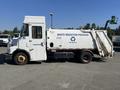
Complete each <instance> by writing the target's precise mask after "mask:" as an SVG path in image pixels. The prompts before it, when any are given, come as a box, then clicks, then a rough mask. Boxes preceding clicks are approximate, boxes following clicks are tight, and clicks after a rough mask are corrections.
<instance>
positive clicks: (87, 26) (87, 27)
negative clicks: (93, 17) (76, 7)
mask: <svg viewBox="0 0 120 90" xmlns="http://www.w3.org/2000/svg"><path fill="white" fill-rule="evenodd" d="M83 29H91V28H90V23H87V24H86V25H85V26H84V28H83Z"/></svg>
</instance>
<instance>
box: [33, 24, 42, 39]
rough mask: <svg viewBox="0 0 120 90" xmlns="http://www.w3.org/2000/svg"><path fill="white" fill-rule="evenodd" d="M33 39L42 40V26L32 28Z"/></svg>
mask: <svg viewBox="0 0 120 90" xmlns="http://www.w3.org/2000/svg"><path fill="white" fill-rule="evenodd" d="M32 38H33V39H41V38H42V27H41V26H32Z"/></svg>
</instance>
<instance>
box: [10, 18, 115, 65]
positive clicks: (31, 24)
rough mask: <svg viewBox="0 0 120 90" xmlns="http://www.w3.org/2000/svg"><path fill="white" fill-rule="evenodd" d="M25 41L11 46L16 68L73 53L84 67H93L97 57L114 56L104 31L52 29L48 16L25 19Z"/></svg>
mask: <svg viewBox="0 0 120 90" xmlns="http://www.w3.org/2000/svg"><path fill="white" fill-rule="evenodd" d="M23 23H24V25H23V30H22V33H21V37H20V38H19V39H18V40H17V41H16V43H11V44H10V45H9V48H8V54H9V55H11V56H12V60H13V61H14V62H15V64H18V65H23V64H26V63H28V61H43V60H47V59H48V58H49V57H57V56H58V54H61V53H62V54H61V56H60V57H63V56H65V55H67V53H68V54H69V53H73V56H74V58H77V59H78V60H80V61H81V62H83V63H89V62H90V61H91V60H92V57H93V56H94V54H97V55H99V56H101V57H109V56H112V55H113V45H112V42H111V41H110V39H109V38H108V36H107V34H106V31H104V30H101V31H100V30H99V31H97V30H69V29H51V28H50V29H48V30H46V23H45V17H44V16H25V19H24V22H23Z"/></svg>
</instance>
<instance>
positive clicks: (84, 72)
mask: <svg viewBox="0 0 120 90" xmlns="http://www.w3.org/2000/svg"><path fill="white" fill-rule="evenodd" d="M5 52H6V48H5V47H0V54H1V55H0V60H2V59H3V61H4V57H2V56H3V53H5ZM119 89H120V52H115V55H114V57H113V58H110V59H107V60H105V61H97V60H95V61H92V62H91V63H89V64H81V63H76V62H68V61H65V62H59V61H58V62H55V61H53V62H42V63H39V62H33V63H30V64H27V65H23V66H17V65H12V64H7V63H4V62H3V63H1V64H0V90H119Z"/></svg>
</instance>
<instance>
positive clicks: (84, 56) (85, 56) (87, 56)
mask: <svg viewBox="0 0 120 90" xmlns="http://www.w3.org/2000/svg"><path fill="white" fill-rule="evenodd" d="M80 61H81V62H82V63H84V64H87V63H90V62H91V61H92V54H91V53H90V52H87V51H83V52H81V55H80Z"/></svg>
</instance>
